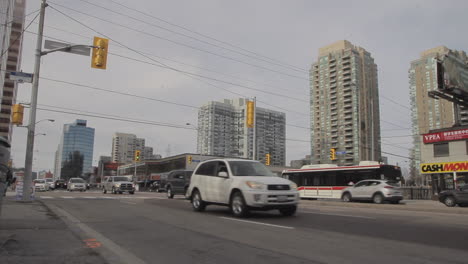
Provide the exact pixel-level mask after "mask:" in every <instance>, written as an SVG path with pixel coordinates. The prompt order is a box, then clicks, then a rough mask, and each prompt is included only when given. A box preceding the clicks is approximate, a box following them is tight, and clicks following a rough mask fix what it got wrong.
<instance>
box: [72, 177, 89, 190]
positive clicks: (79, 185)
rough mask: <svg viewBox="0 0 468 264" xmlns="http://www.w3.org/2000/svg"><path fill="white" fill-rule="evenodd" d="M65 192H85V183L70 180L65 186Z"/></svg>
mask: <svg viewBox="0 0 468 264" xmlns="http://www.w3.org/2000/svg"><path fill="white" fill-rule="evenodd" d="M67 191H69V192H73V191H80V192H84V191H86V182H85V181H84V180H83V179H81V178H70V180H69V181H68V184H67Z"/></svg>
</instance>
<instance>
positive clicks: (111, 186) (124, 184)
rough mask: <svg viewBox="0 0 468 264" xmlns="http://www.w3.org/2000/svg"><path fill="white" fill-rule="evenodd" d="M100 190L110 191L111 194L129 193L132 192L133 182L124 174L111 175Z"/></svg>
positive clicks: (133, 190) (133, 189) (133, 188)
mask: <svg viewBox="0 0 468 264" xmlns="http://www.w3.org/2000/svg"><path fill="white" fill-rule="evenodd" d="M102 192H103V193H107V192H111V193H113V194H116V193H119V194H122V193H123V192H128V193H129V194H134V193H135V184H133V183H132V182H131V181H130V180H129V179H128V177H126V176H111V177H108V178H107V179H106V180H105V181H104V183H103V184H102Z"/></svg>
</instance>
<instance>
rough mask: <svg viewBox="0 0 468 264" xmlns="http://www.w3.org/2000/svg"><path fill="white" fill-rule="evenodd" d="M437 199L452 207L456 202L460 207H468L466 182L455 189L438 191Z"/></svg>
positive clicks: (467, 186)
mask: <svg viewBox="0 0 468 264" xmlns="http://www.w3.org/2000/svg"><path fill="white" fill-rule="evenodd" d="M439 201H440V202H441V203H443V204H445V205H446V206H448V207H454V206H455V205H457V204H458V206H460V207H468V184H467V185H464V186H462V187H460V188H458V189H456V190H447V191H442V192H440V193H439Z"/></svg>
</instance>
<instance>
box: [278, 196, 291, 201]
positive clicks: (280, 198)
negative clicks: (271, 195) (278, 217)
mask: <svg viewBox="0 0 468 264" xmlns="http://www.w3.org/2000/svg"><path fill="white" fill-rule="evenodd" d="M276 199H277V200H278V202H285V201H287V200H288V196H286V195H278V196H277V198H276Z"/></svg>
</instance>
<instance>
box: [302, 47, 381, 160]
mask: <svg viewBox="0 0 468 264" xmlns="http://www.w3.org/2000/svg"><path fill="white" fill-rule="evenodd" d="M310 97H311V99H310V102H311V105H310V114H311V117H310V118H311V120H310V127H311V146H312V150H311V154H312V157H311V159H312V160H311V161H312V164H318V163H335V164H338V165H352V164H357V163H359V162H360V161H363V160H373V161H379V160H381V148H380V116H379V91H378V85H377V65H376V64H375V63H374V59H373V58H372V57H371V55H370V53H369V52H367V51H366V50H365V49H363V48H361V47H357V46H354V45H352V44H351V43H350V42H349V41H346V40H341V41H338V42H336V43H334V44H331V45H329V46H325V47H323V48H321V49H319V58H318V60H317V62H315V63H314V64H312V67H311V69H310ZM332 148H333V149H335V150H336V152H337V155H336V160H331V159H330V149H332Z"/></svg>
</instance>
